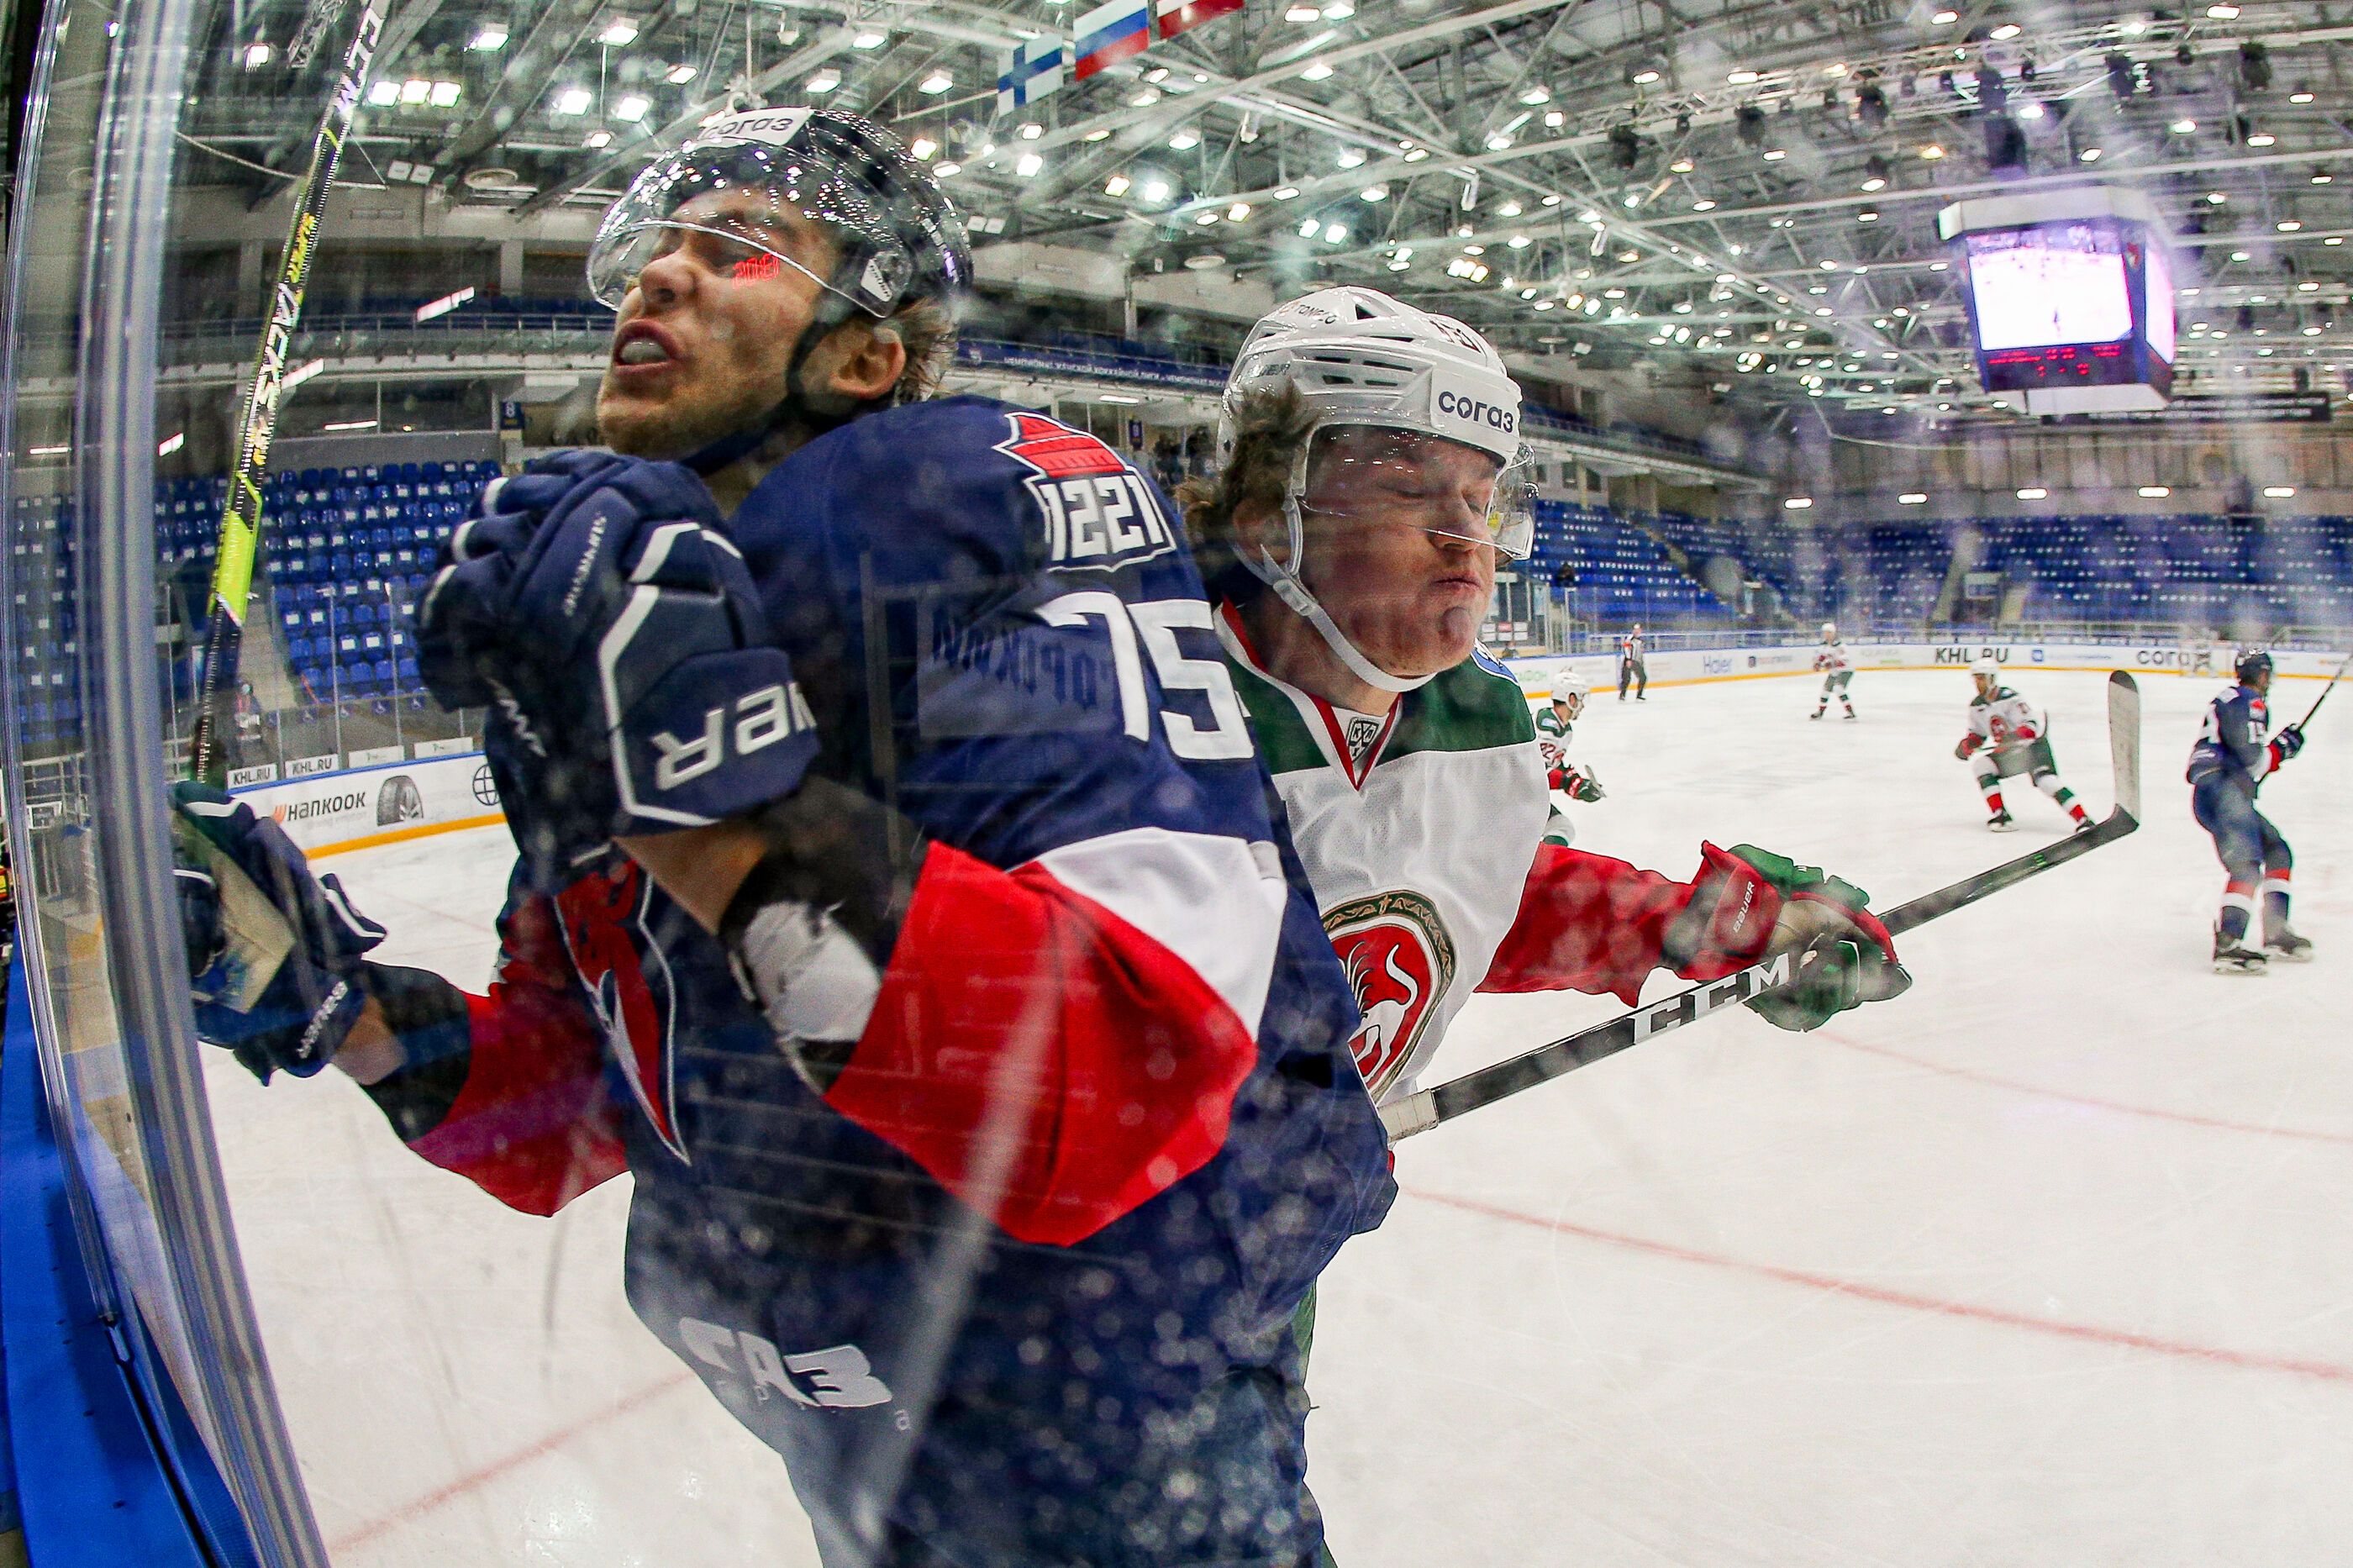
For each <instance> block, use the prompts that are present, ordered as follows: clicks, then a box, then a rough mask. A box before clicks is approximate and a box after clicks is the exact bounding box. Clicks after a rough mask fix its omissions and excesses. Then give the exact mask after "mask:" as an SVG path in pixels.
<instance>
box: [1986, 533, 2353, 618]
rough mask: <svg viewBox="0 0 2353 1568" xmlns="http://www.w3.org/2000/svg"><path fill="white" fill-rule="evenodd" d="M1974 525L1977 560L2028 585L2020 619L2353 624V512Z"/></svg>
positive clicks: (2016, 582)
mask: <svg viewBox="0 0 2353 1568" xmlns="http://www.w3.org/2000/svg"><path fill="white" fill-rule="evenodd" d="M1956 526H1958V525H1956ZM1976 526H1977V527H1978V531H1979V534H1980V537H1981V539H1982V545H1981V547H1980V552H1979V556H1978V568H1979V570H1982V571H1988V572H1998V573H2000V574H2001V577H2002V580H2003V582H2004V583H2005V584H2011V585H2015V586H2023V587H2024V588H2025V590H2026V594H2025V603H2024V604H2023V605H2021V608H2020V612H2019V614H2020V616H2021V618H2022V619H2027V620H2053V621H2136V622H2143V623H2151V624H2156V625H2160V626H2181V627H2187V628H2192V629H2196V630H2201V631H2213V632H2217V633H2221V634H2224V635H2229V636H2246V637H2253V636H2261V635H2263V634H2264V633H2266V632H2268V631H2271V630H2274V629H2276V628H2279V627H2283V626H2316V627H2317V626H2353V519H2346V518H2341V517H2306V518H2275V519H2272V520H2270V521H2265V522H2263V523H2248V522H2241V521H2232V520H2230V519H2228V518H2221V517H2117V516H2087V517H2071V518H2061V519H2041V518H2036V519H2026V518H2010V519H2000V520H1997V521H1989V522H1984V523H1980V524H1978V525H1976Z"/></svg>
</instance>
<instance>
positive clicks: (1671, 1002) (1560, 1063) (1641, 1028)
mask: <svg viewBox="0 0 2353 1568" xmlns="http://www.w3.org/2000/svg"><path fill="white" fill-rule="evenodd" d="M2108 752H2109V760H2110V762H2111V763H2113V764H2114V767H2115V770H2116V808H2115V809H2114V810H2113V811H2111V812H2109V813H2108V815H2107V817H2106V819H2105V820H2104V821H2102V822H2100V823H2098V824H2096V825H2095V826H2092V827H2089V828H2086V829H2084V831H2082V832H2080V833H2077V834H2074V835H2073V837H2067V838H2063V839H2061V840H2059V842H2057V843H2056V844H2052V845H2049V846H2046V847H2043V848H2041V849H2037V850H2035V851H2034V852H2033V853H2032V854H2030V855H2021V856H2020V857H2019V858H2017V859H2015V860H2010V861H2007V862H2005V863H2004V864H2002V865H2000V866H1996V867H1993V868H1990V869H1989V870H1984V871H1979V872H1978V874H1977V875H1975V876H1973V877H1968V878H1965V879H1962V880H1960V881H1958V882H1955V883H1954V884H1953V885H1952V886H1950V887H1948V888H1939V889H1936V891H1935V892H1933V893H1926V894H1923V895H1922V896H1921V897H1919V898H1916V899H1915V900H1912V901H1911V902H1910V903H1908V904H1899V905H1897V906H1896V907H1895V908H1894V909H1892V910H1887V911H1886V912H1885V913H1884V914H1883V915H1881V916H1880V919H1881V920H1882V921H1885V922H1886V925H1887V929H1888V930H1889V931H1891V932H1893V933H1894V934H1896V935H1899V936H1900V935H1902V934H1903V933H1904V932H1905V931H1911V930H1913V929H1914V928H1915V927H1917V926H1922V925H1926V923H1927V922H1928V921H1933V920H1935V919H1936V918H1937V917H1938V916H1940V915H1947V914H1950V913H1952V912H1953V911H1954V910H1957V909H1960V908H1962V907H1964V906H1965V905H1968V904H1973V903H1976V902H1977V901H1978V900H1979V899H1982V898H1986V897H1989V896H1990V895H1991V894H1994V893H1998V892H2000V891H2001V890H2002V889H2004V888H2010V887H2014V886H2016V885H2017V884H2018V883H2020V882H2023V881H2025V880H2026V879H2028V878H2030V877H2039V876H2041V875H2042V873H2043V872H2045V871H2048V870H2050V869H2051V868H2052V867H2053V866H2063V865H2065V864H2066V863H2067V862H2068V861H2070V860H2073V859H2077V858H2080V857H2082V856H2085V855H2088V854H2090V853H2091V852H2092V851H2093V850H2094V849H2097V848H2099V847H2101V846H2102V845H2105V844H2113V843H2115V842H2116V840H2117V839H2119V838H2122V837H2124V836H2125V835H2126V834H2127V833H2130V832H2132V831H2133V829H2135V828H2137V827H2138V826H2140V688H2139V687H2138V686H2137V685H2135V684H2134V682H2133V678H2132V677H2131V676H2129V675H2126V673H2125V672H2124V671H2122V670H2118V671H2116V673H2115V674H2113V675H2111V676H2109V677H2108ZM1810 962H1815V961H1814V960H1812V959H1810V958H1809V957H1805V956H1802V955H1800V954H1799V952H1796V951H1794V950H1793V951H1791V952H1784V953H1778V954H1777V955H1775V956H1774V957H1772V958H1768V959H1767V960H1765V961H1764V962H1763V963H1753V964H1750V965H1749V966H1748V967H1747V968H1746V969H1744V970H1741V971H1740V972H1739V973H1736V974H1727V975H1725V976H1724V977H1723V978H1722V979H1720V980H1711V981H1708V982H1707V983H1706V984H1701V985H1694V986H1692V987H1690V988H1689V989H1687V990H1683V991H1678V992H1676V993H1675V994H1673V995H1672V996H1662V997H1661V998H1660V999H1659V1000H1658V1001H1656V1002H1653V1003H1651V1004H1650V1005H1648V1006H1643V1007H1637V1008H1635V1009H1634V1010H1633V1011H1632V1012H1630V1013H1625V1014H1621V1015H1620V1016H1617V1017H1615V1018H1612V1019H1610V1020H1609V1022H1607V1023H1603V1024H1596V1025H1595V1026H1593V1027H1591V1028H1589V1029H1583V1030H1579V1031H1578V1032H1577V1033H1576V1034H1574V1035H1570V1036H1569V1037H1567V1038H1566V1039H1559V1040H1555V1041H1554V1042H1553V1043H1552V1044H1550V1045H1548V1046H1538V1047H1536V1048H1535V1050H1532V1051H1528V1052H1525V1053H1524V1054H1522V1055H1520V1056H1516V1057H1513V1058H1510V1059H1509V1060H1506V1061H1500V1062H1497V1063H1495V1064H1494V1065H1493V1067H1486V1068H1480V1069H1479V1070H1478V1071H1477V1072H1472V1073H1465V1074H1463V1075H1462V1076H1461V1078H1458V1079H1450V1080H1449V1081H1447V1082H1445V1083H1441V1084H1438V1085H1436V1086H1435V1087H1433V1088H1430V1089H1420V1090H1418V1091H1416V1092H1415V1093H1412V1094H1409V1095H1407V1096H1406V1097H1405V1098H1404V1099H1402V1100H1392V1101H1391V1102H1390V1103H1388V1104H1387V1105H1384V1106H1382V1107H1381V1125H1382V1126H1383V1127H1384V1128H1386V1129H1388V1135H1389V1142H1392V1143H1394V1142H1397V1141H1398V1139H1400V1138H1410V1137H1412V1136H1413V1135H1414V1134H1415V1133H1417V1132H1427V1131H1430V1129H1431V1128H1433V1127H1435V1126H1437V1125H1438V1124H1439V1123H1440V1122H1441V1121H1453V1120H1454V1119H1455V1118H1456V1117H1458V1116H1461V1115H1465V1114H1467V1113H1468V1112H1470V1111H1473V1110H1478V1109H1479V1108H1480V1107H1481V1106H1482V1105H1492V1104H1493V1103H1494V1102H1495V1101H1496V1100H1504V1099H1507V1098H1508V1097H1510V1096H1512V1095H1514V1094H1517V1093H1519V1092H1520V1091H1521V1090H1523V1089H1534V1088H1535V1086H1536V1085H1538V1084H1540V1083H1545V1082H1548V1081H1549V1080H1551V1079H1556V1078H1559V1077H1560V1076H1561V1075H1563V1074H1564V1073H1569V1072H1574V1071H1576V1070H1577V1068H1581V1067H1587V1066H1589V1065H1591V1064H1592V1063H1594V1062H1598V1061H1599V1060H1601V1059H1602V1058H1604V1057H1613V1056H1616V1055H1617V1054H1618V1053H1619V1052H1620V1051H1622V1050H1625V1049H1626V1048H1627V1047H1630V1046H1639V1045H1641V1043H1642V1042H1643V1041H1644V1040H1647V1039H1650V1038H1651V1037H1653V1036H1656V1035H1663V1034H1665V1033H1666V1032H1667V1031H1668V1030H1670V1029H1679V1028H1682V1027H1683V1026H1684V1025H1686V1024H1693V1023H1696V1022H1698V1021H1699V1020H1700V1019H1702V1018H1704V1017H1707V1016H1711V1015H1712V1014H1715V1013H1719V1012H1722V1011H1724V1010H1725V1009H1726V1008H1730V1007H1733V1006H1736V1005H1739V1004H1741V1003H1744V1002H1748V1001H1753V1000H1754V999H1755V998H1757V997H1758V996H1761V995H1763V994H1765V993H1767V992H1768V991H1772V990H1775V989H1778V987H1780V986H1783V985H1787V984H1789V983H1790V981H1792V980H1794V979H1796V978H1797V977H1798V975H1799V973H1800V972H1801V970H1802V969H1803V967H1804V965H1805V964H1806V963H1810Z"/></svg>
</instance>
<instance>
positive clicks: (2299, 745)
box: [2272, 724, 2304, 771]
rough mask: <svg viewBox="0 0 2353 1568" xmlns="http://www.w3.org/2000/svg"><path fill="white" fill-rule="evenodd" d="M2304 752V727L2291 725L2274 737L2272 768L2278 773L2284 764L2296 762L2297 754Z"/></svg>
mask: <svg viewBox="0 0 2353 1568" xmlns="http://www.w3.org/2000/svg"><path fill="white" fill-rule="evenodd" d="M2302 750H2304V727H2303V726H2302V725H2300V724H2290V725H2289V726H2287V727H2286V728H2285V729H2284V730H2282V731H2280V732H2279V733H2278V734H2276V735H2274V736H2273V737H2272V767H2273V769H2274V771H2277V769H2278V767H2279V765H2280V764H2281V763H2286V762H2293V761H2295V754H2296V753H2297V752H2301V751H2302Z"/></svg>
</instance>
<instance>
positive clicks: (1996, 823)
mask: <svg viewBox="0 0 2353 1568" xmlns="http://www.w3.org/2000/svg"><path fill="white" fill-rule="evenodd" d="M1986 830H1987V831H1988V832H1989V833H2015V832H2017V831H2018V819H2017V818H2016V817H2013V816H2010V813H2009V812H2007V811H1997V812H1995V813H1994V814H1993V815H1992V816H1989V817H1987V818H1986Z"/></svg>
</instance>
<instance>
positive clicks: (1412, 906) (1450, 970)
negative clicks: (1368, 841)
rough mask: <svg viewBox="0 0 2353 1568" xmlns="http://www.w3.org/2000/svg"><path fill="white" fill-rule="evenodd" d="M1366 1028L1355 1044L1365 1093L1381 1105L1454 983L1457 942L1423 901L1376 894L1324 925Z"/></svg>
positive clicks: (1353, 1052) (1352, 1043)
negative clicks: (1383, 1091) (1431, 1017)
mask: <svg viewBox="0 0 2353 1568" xmlns="http://www.w3.org/2000/svg"><path fill="white" fill-rule="evenodd" d="M1324 931H1326V932H1327V933H1329V934H1330V936H1331V938H1332V947H1333V950H1334V951H1335V952H1337V953H1339V955H1340V963H1341V965H1342V967H1343V968H1345V970H1346V971H1347V973H1348V987H1349V989H1350V990H1352V991H1354V992H1355V993H1356V1008H1357V1010H1358V1011H1359V1012H1361V1013H1362V1014H1363V1015H1364V1017H1365V1021H1364V1023H1363V1024H1362V1025H1360V1026H1358V1027H1357V1030H1356V1037H1355V1038H1354V1039H1352V1040H1351V1041H1349V1042H1348V1048H1349V1053H1350V1054H1351V1055H1353V1056H1354V1057H1355V1058H1356V1070H1357V1072H1359V1073H1360V1074H1362V1075H1363V1077H1364V1079H1365V1087H1366V1089H1370V1090H1371V1091H1372V1093H1373V1096H1374V1098H1376V1099H1378V1098H1379V1096H1380V1094H1381V1091H1382V1090H1383V1089H1387V1088H1388V1086H1389V1085H1390V1084H1391V1083H1393V1082H1395V1081H1396V1080H1397V1079H1398V1076H1399V1075H1400V1074H1401V1073H1403V1072H1404V1071H1405V1068H1406V1064H1407V1063H1408V1062H1409V1061H1410V1060H1411V1059H1412V1058H1413V1050H1414V1047H1415V1046H1416V1045H1417V1044H1419V1041H1420V1039H1421V1036H1422V1032H1423V1030H1425V1029H1426V1028H1428V1027H1429V1026H1430V1014H1431V1013H1432V1012H1434V1011H1435V1010H1436V1008H1437V1006H1438V1004H1439V999H1440V998H1441V997H1443V996H1444V995H1445V994H1446V990H1447V987H1448V986H1450V985H1451V984H1453V983H1454V942H1453V939H1452V938H1451V937H1450V936H1448V935H1447V932H1446V922H1445V921H1442V920H1440V918H1439V915H1438V910H1437V907H1436V906H1435V905H1433V904H1432V903H1430V900H1428V899H1425V898H1423V897H1422V896H1421V895H1420V894H1419V893H1409V892H1394V893H1376V894H1374V895H1373V896H1372V897H1370V898H1366V899H1356V900H1351V901H1350V902H1348V903H1345V904H1342V905H1340V906H1339V907H1338V908H1337V909H1335V910H1331V911H1330V912H1329V913H1327V914H1326V915H1324Z"/></svg>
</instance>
